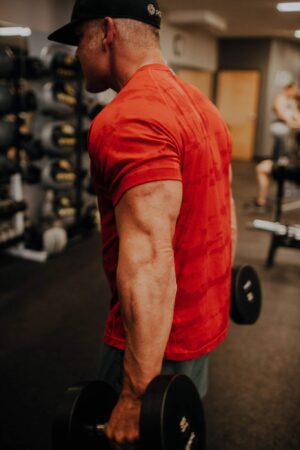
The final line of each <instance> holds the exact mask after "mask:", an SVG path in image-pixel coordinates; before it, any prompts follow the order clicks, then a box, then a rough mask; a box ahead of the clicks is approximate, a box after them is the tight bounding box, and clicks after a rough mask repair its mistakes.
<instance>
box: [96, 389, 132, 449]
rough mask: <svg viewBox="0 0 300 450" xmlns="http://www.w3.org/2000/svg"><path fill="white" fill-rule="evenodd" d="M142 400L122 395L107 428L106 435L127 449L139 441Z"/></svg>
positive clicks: (113, 442)
mask: <svg viewBox="0 0 300 450" xmlns="http://www.w3.org/2000/svg"><path fill="white" fill-rule="evenodd" d="M140 412H141V400H139V399H137V398H133V397H131V396H128V395H122V394H121V396H120V398H119V401H118V403H117V404H116V406H115V408H114V410H113V412H112V415H111V417H110V419H109V422H108V424H107V426H106V427H105V434H106V436H107V437H108V439H109V440H110V441H112V444H113V447H114V446H115V445H114V444H117V446H121V447H122V448H127V447H128V445H132V444H135V443H136V442H137V441H138V440H139V420H140Z"/></svg>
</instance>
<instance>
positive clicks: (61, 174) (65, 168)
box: [41, 159, 76, 190]
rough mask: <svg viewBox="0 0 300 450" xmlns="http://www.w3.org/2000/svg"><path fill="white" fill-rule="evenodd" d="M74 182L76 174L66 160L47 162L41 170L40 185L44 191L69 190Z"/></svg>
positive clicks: (69, 162)
mask: <svg viewBox="0 0 300 450" xmlns="http://www.w3.org/2000/svg"><path fill="white" fill-rule="evenodd" d="M75 180H76V173H75V170H74V167H73V164H72V163H71V161H69V160H68V159H56V160H54V161H51V162H50V161H49V163H48V164H46V165H45V167H44V168H43V169H42V175H41V184H42V187H43V188H44V189H53V190H65V189H69V188H72V187H73V186H74V183H75Z"/></svg>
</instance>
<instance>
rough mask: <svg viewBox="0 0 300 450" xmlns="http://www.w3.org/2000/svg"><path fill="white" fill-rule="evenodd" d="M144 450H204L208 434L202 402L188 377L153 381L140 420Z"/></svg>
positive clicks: (167, 377)
mask: <svg viewBox="0 0 300 450" xmlns="http://www.w3.org/2000/svg"><path fill="white" fill-rule="evenodd" d="M140 439H141V448H142V449H143V450H153V449H155V450H203V449H204V448H205V441H206V433H205V420H204V412H203V407H202V402H201V399H200V396H199V394H198V391H197V389H196V387H195V385H194V383H193V382H192V381H191V380H190V378H189V377H187V376H185V375H171V376H169V375H164V376H158V377H156V378H154V380H153V381H152V382H151V383H150V384H149V386H148V388H147V390H146V392H145V394H144V398H143V404H142V410H141V418H140Z"/></svg>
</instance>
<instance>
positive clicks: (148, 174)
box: [49, 0, 235, 445]
mask: <svg viewBox="0 0 300 450" xmlns="http://www.w3.org/2000/svg"><path fill="white" fill-rule="evenodd" d="M160 17H161V13H160V10H159V7H158V4H157V2H156V1H152V2H151V3H148V2H147V1H145V0H128V1H124V0H103V1H101V0H98V1H96V0H77V2H76V4H75V7H74V10H73V14H72V20H71V22H70V24H68V25H66V26H64V27H62V28H61V29H59V30H58V31H56V32H54V33H53V34H52V35H51V36H50V37H49V38H50V39H52V40H55V41H58V42H62V43H67V44H71V45H77V46H78V49H77V56H78V58H79V60H80V62H81V65H82V70H83V73H84V76H85V82H86V88H87V89H88V90H89V91H90V92H98V91H101V90H104V89H107V88H113V89H114V90H116V91H117V92H118V95H117V96H116V98H115V99H114V100H113V101H112V102H111V103H110V104H109V105H108V106H107V107H106V108H104V110H103V111H102V112H101V113H100V114H99V115H98V116H97V117H96V118H95V119H94V121H93V123H92V126H91V129H90V135H89V144H88V145H89V154H90V158H91V171H92V177H93V181H94V185H95V189H96V192H97V195H98V201H99V208H100V213H101V221H102V241H103V242H102V246H103V261H104V268H105V271H106V274H107V276H108V279H109V282H110V286H111V289H112V301H111V308H110V312H109V316H108V320H107V324H106V330H105V336H104V342H105V347H104V356H103V360H102V367H101V378H103V379H105V380H107V381H108V382H110V383H111V384H112V385H113V386H114V387H115V388H117V389H118V390H119V391H120V397H119V401H118V404H117V405H116V407H115V409H114V411H113V413H112V416H111V418H110V420H109V423H108V424H107V426H106V434H107V436H108V437H109V439H111V440H112V441H113V442H114V443H116V444H119V445H120V444H123V445H126V444H127V445H128V444H132V443H134V442H136V441H137V440H138V420H139V412H140V408H141V397H142V395H143V393H144V391H145V389H146V387H147V385H148V384H149V382H150V381H151V380H152V379H153V378H154V377H155V376H156V375H158V374H160V373H161V372H162V373H175V372H181V373H186V374H187V375H189V376H190V377H191V378H192V379H193V381H194V382H195V384H196V386H197V388H198V389H199V391H200V394H201V395H204V394H205V391H206V373H207V354H208V353H209V352H210V351H212V350H213V349H214V348H215V347H216V346H217V345H218V344H220V343H221V342H222V341H223V339H224V338H225V335H226V333H227V328H228V317H229V303H230V301H229V298H230V275H231V258H232V245H231V229H230V214H231V213H234V208H233V206H232V208H231V207H230V201H231V189H230V156H231V145H230V137H229V134H228V131H227V128H226V126H225V125H224V123H223V121H222V119H221V117H220V115H219V113H218V111H217V110H216V109H215V107H214V106H213V105H212V104H211V103H210V101H209V100H208V99H207V98H206V97H205V96H204V95H202V94H201V93H200V92H199V91H198V90H197V89H196V88H194V87H192V86H189V85H187V84H186V83H184V82H183V81H181V80H179V79H178V78H177V77H176V76H175V74H174V73H173V72H172V71H171V70H170V69H169V68H168V67H167V65H166V63H165V61H164V59H163V56H162V54H161V50H160V45H159V31H158V30H159V27H160ZM234 223H235V222H234V221H233V224H234Z"/></svg>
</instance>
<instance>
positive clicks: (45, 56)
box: [41, 45, 81, 78]
mask: <svg viewBox="0 0 300 450" xmlns="http://www.w3.org/2000/svg"><path fill="white" fill-rule="evenodd" d="M41 60H42V62H43V63H44V65H45V67H46V68H47V69H48V70H50V71H51V72H53V73H54V74H55V75H57V76H58V77H64V78H74V77H76V75H77V74H78V73H80V71H81V67H80V63H79V60H78V59H77V58H76V57H75V55H74V54H72V53H70V52H68V51H66V48H65V47H62V46H60V45H52V46H48V47H44V48H43V49H42V51H41Z"/></svg>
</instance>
